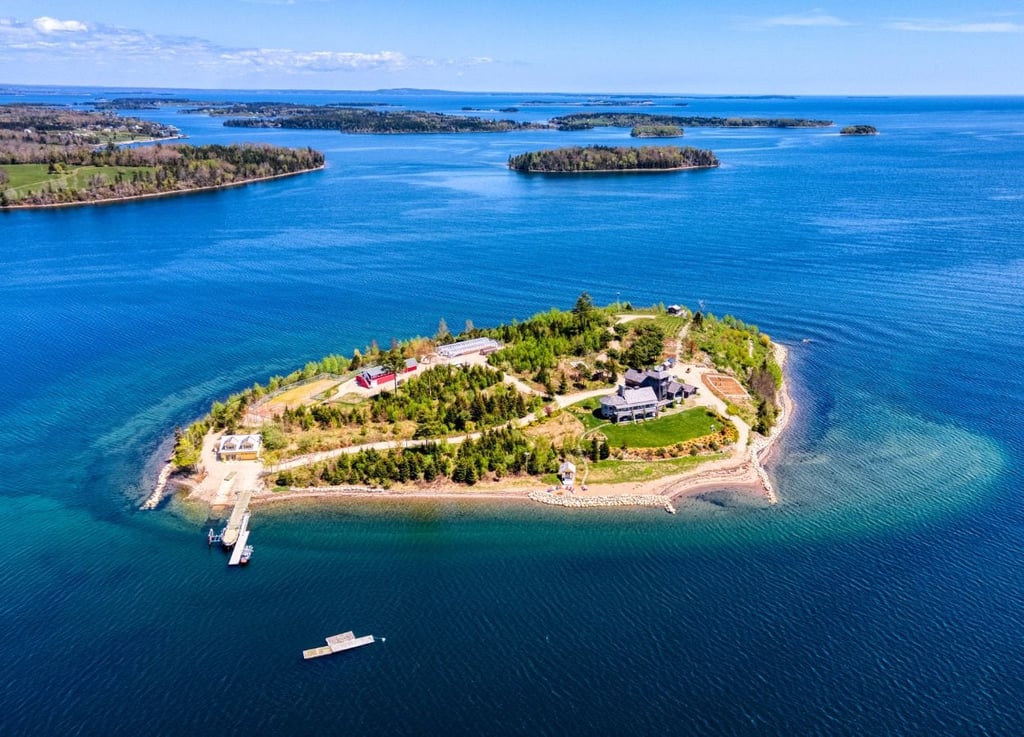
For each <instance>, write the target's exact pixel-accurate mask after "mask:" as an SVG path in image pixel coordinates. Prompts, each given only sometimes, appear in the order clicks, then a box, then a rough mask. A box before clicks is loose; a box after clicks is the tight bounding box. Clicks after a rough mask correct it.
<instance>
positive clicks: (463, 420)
mask: <svg viewBox="0 0 1024 737" xmlns="http://www.w3.org/2000/svg"><path fill="white" fill-rule="evenodd" d="M540 401H541V400H540V398H539V397H531V398H527V397H525V396H524V395H523V394H522V393H521V392H520V391H518V390H517V389H516V388H515V387H512V386H509V385H508V384H503V383H502V373H501V372H500V371H496V370H494V369H491V368H487V367H486V366H455V367H453V366H436V367H433V368H431V369H428V370H426V371H424V372H422V373H421V374H418V375H417V376H414V377H412V378H410V379H409V380H408V381H406V382H405V383H404V384H401V385H400V386H399V387H398V389H397V390H395V391H389V392H381V393H380V394H377V395H375V396H373V397H371V398H370V399H369V400H368V401H367V402H365V403H362V404H359V405H355V406H351V405H345V404H325V403H321V404H315V405H310V406H307V405H299V406H298V407H293V408H285V409H283V410H282V412H281V414H280V416H279V421H280V422H281V425H282V427H283V429H284V430H285V431H291V430H295V429H302V430H311V429H313V428H320V429H330V428H339V427H351V426H361V425H362V426H365V425H370V424H372V423H391V424H393V423H396V422H402V421H407V420H412V421H414V422H416V430H415V433H414V435H413V437H415V438H431V437H442V436H445V435H450V434H452V433H456V432H466V431H469V430H472V429H476V428H480V427H493V426H495V425H502V424H504V423H506V422H508V421H509V420H513V419H515V418H518V417H525V416H526V415H527V414H529V413H530V412H531V411H534V410H536V409H538V408H539V405H540Z"/></svg>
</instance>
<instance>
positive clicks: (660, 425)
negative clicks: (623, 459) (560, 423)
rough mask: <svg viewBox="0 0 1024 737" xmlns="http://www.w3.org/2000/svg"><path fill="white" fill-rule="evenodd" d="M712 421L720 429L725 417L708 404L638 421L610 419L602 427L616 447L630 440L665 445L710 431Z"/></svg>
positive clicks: (640, 445)
mask: <svg viewBox="0 0 1024 737" xmlns="http://www.w3.org/2000/svg"><path fill="white" fill-rule="evenodd" d="M581 419H582V418H581ZM712 425H714V426H715V429H716V430H720V429H721V427H722V420H721V418H719V417H718V415H716V414H715V413H714V412H712V411H710V410H708V409H706V408H704V407H694V408H693V409H688V410H685V411H683V412H677V413H676V414H671V415H662V416H661V417H659V418H658V419H656V420H646V421H644V422H637V423H636V424H630V423H623V424H621V425H616V424H613V423H608V424H607V425H604V426H602V427H601V432H602V433H604V435H605V437H607V438H608V444H609V445H611V446H612V447H619V446H620V445H622V444H623V443H626V445H627V446H628V447H630V448H663V447H665V446H666V445H673V444H675V443H681V442H683V441H684V440H690V439H691V438H699V437H702V436H704V435H708V434H709V433H710V432H711V426H712Z"/></svg>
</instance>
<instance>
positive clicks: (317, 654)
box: [302, 632, 374, 660]
mask: <svg viewBox="0 0 1024 737" xmlns="http://www.w3.org/2000/svg"><path fill="white" fill-rule="evenodd" d="M326 642H327V644H326V645H321V646H320V647H311V648H310V649H309V650H303V651H302V658H303V660H310V659H312V658H322V657H323V656H325V655H333V654H334V653H340V652H342V651H344V650H352V649H354V648H357V647H363V646H364V645H372V644H373V643H374V638H373V635H364V636H363V637H356V635H355V633H354V632H342V633H341V634H340V635H331V636H330V637H328V638H327V640H326Z"/></svg>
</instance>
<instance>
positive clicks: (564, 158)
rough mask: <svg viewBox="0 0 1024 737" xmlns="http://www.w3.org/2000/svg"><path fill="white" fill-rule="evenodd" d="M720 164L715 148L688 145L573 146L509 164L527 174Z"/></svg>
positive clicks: (533, 154)
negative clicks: (710, 149)
mask: <svg viewBox="0 0 1024 737" xmlns="http://www.w3.org/2000/svg"><path fill="white" fill-rule="evenodd" d="M716 166H718V157H717V156H715V154H714V152H713V151H709V150H707V149H698V148H693V147H692V146H687V147H685V148H683V147H680V146H640V147H632V146H570V147H567V148H557V149H550V150H546V151H530V152H527V153H523V154H519V155H518V156H510V157H509V159H508V167H509V168H510V169H514V170H515V171H519V172H527V173H533V172H536V173H549V174H554V173H558V174H561V173H574V174H587V173H600V172H629V171H639V172H647V171H677V170H680V169H707V168H713V167H716Z"/></svg>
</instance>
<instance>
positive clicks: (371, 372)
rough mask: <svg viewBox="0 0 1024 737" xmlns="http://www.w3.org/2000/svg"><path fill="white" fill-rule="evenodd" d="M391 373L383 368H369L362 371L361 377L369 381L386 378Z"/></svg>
mask: <svg viewBox="0 0 1024 737" xmlns="http://www.w3.org/2000/svg"><path fill="white" fill-rule="evenodd" d="M390 373H392V371H391V369H388V368H384V367H383V366H371V367H370V368H368V369H363V376H364V377H365V378H366V379H369V380H370V381H373V380H374V379H379V378H380V377H381V376H387V375H388V374H390Z"/></svg>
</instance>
